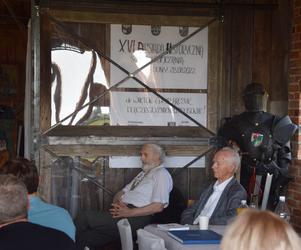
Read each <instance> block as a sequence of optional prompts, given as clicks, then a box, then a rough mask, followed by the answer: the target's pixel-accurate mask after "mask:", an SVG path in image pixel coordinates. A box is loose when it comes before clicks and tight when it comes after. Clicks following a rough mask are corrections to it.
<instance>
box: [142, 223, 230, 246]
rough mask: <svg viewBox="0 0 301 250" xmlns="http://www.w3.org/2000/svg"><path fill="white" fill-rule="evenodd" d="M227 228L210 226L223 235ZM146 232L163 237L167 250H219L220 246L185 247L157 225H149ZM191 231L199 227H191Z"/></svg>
mask: <svg viewBox="0 0 301 250" xmlns="http://www.w3.org/2000/svg"><path fill="white" fill-rule="evenodd" d="M225 227H226V226H212V225H210V226H209V229H210V230H213V231H215V232H217V233H219V234H221V235H223V234H224V231H225ZM144 229H145V230H146V231H148V232H150V233H152V234H155V235H157V236H159V237H161V238H162V239H163V240H164V242H165V247H166V248H167V250H194V249H198V250H219V249H220V248H219V244H198V245H183V244H181V243H180V242H178V241H176V240H175V239H173V238H172V237H170V236H169V235H168V234H167V231H163V230H161V229H159V228H158V227H157V225H155V224H152V225H147V226H146V227H145V228H144ZM190 229H198V226H190Z"/></svg>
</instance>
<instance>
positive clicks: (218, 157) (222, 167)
mask: <svg viewBox="0 0 301 250" xmlns="http://www.w3.org/2000/svg"><path fill="white" fill-rule="evenodd" d="M239 166H240V157H239V154H238V153H237V151H235V150H234V149H232V148H229V147H225V148H222V149H220V150H219V151H217V152H216V153H215V155H214V157H213V165H212V169H213V173H214V177H215V178H217V180H218V181H219V182H223V181H225V180H227V179H229V178H230V177H232V176H233V175H234V172H235V171H236V170H237V168H238V167H239Z"/></svg>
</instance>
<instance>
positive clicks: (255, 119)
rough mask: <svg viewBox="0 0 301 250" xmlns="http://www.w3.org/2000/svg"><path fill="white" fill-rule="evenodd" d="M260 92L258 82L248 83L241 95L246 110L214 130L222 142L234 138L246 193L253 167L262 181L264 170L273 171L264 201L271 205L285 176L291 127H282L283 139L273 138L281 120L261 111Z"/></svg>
mask: <svg viewBox="0 0 301 250" xmlns="http://www.w3.org/2000/svg"><path fill="white" fill-rule="evenodd" d="M250 90H251V91H250ZM250 92H251V93H250ZM263 93H264V91H263V88H262V85H260V84H258V83H251V84H249V85H248V86H247V88H246V90H245V96H244V97H247V98H245V106H246V109H247V111H245V112H243V113H241V114H239V115H237V116H234V117H233V118H231V119H228V120H227V121H226V122H225V124H224V125H223V126H222V127H221V129H220V130H219V131H218V136H219V138H222V141H223V142H224V143H222V144H224V145H225V144H229V142H230V144H231V142H235V143H236V144H237V146H238V147H239V149H240V153H241V155H242V162H241V175H240V177H241V179H240V182H241V184H242V185H243V186H244V187H245V189H246V190H247V191H248V193H249V194H251V193H252V191H253V190H250V184H251V183H250V179H251V176H252V175H253V174H254V171H255V172H256V175H261V176H263V181H262V183H264V179H265V177H266V174H267V173H270V174H273V181H272V187H271V192H270V199H269V204H268V206H269V208H271V209H272V208H273V207H274V206H275V203H276V202H277V200H278V195H279V192H280V191H281V189H282V188H283V186H284V185H285V184H286V183H287V182H288V180H289V176H288V168H289V166H290V164H291V159H292V158H291V151H290V146H289V138H290V137H291V135H292V134H293V132H294V131H295V130H294V129H293V130H294V131H293V132H292V129H284V130H282V131H281V133H282V134H283V133H284V134H285V133H287V136H286V138H287V139H285V140H277V133H275V130H278V131H279V129H278V127H279V125H277V124H281V120H282V118H280V117H278V116H275V115H272V114H270V113H267V112H264V111H262V110H263V107H262V104H263V102H262V100H261V99H260V97H261V96H263V95H264V94H263ZM253 97H255V98H253ZM252 98H253V99H252ZM288 119H289V118H288ZM289 121H290V120H289ZM287 123H289V122H286V125H287ZM291 124H292V123H290V124H289V126H290V125H291ZM293 127H294V126H293ZM278 134H279V132H278ZM259 185H260V184H259ZM261 186H262V185H261ZM262 188H263V187H262Z"/></svg>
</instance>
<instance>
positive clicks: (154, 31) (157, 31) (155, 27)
mask: <svg viewBox="0 0 301 250" xmlns="http://www.w3.org/2000/svg"><path fill="white" fill-rule="evenodd" d="M151 31H152V34H153V35H154V36H159V35H160V33H161V26H159V25H152V26H151Z"/></svg>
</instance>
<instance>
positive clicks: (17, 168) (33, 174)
mask: <svg viewBox="0 0 301 250" xmlns="http://www.w3.org/2000/svg"><path fill="white" fill-rule="evenodd" d="M0 174H12V175H14V176H16V177H17V178H18V179H20V180H22V181H23V182H24V184H25V186H26V188H27V191H28V193H29V194H32V193H35V192H37V190H38V185H39V174H38V170H37V167H36V166H35V165H34V164H33V163H32V162H31V161H29V160H27V159H25V158H19V159H11V160H8V161H7V162H6V163H5V164H4V165H3V167H2V168H0Z"/></svg>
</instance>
